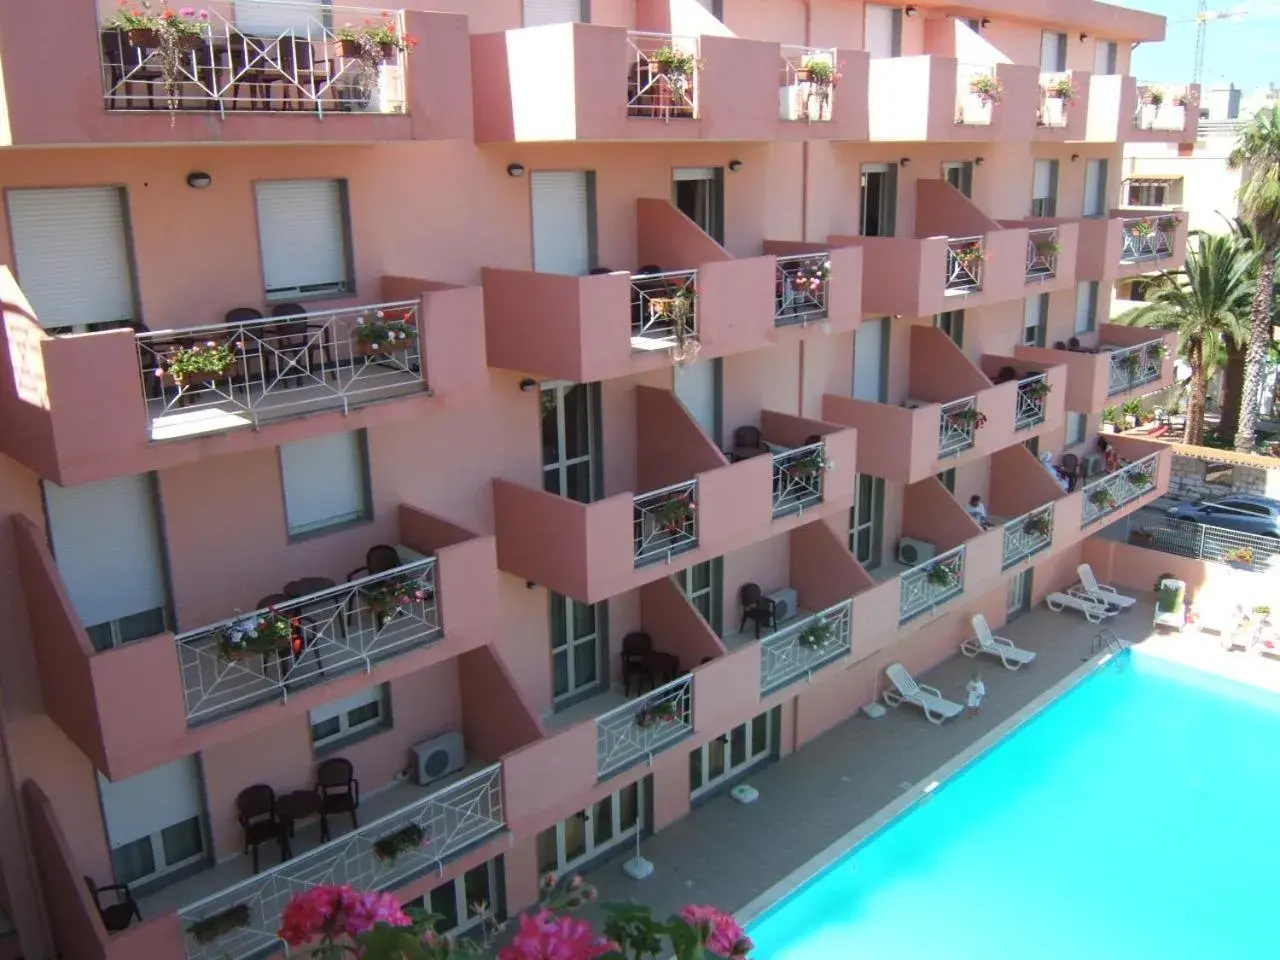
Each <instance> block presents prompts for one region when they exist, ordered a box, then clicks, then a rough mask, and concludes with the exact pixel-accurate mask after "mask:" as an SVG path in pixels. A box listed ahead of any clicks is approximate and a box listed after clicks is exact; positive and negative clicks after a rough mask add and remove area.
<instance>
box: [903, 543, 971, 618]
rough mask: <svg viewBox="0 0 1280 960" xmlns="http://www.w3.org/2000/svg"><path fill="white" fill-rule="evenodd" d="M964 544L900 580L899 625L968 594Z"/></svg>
mask: <svg viewBox="0 0 1280 960" xmlns="http://www.w3.org/2000/svg"><path fill="white" fill-rule="evenodd" d="M964 553H965V550H964V544H961V545H960V546H958V547H956V548H955V549H953V550H948V551H947V552H946V553H942V554H939V555H938V556H936V557H934V558H933V559H932V560H930V561H928V562H927V563H923V564H921V565H920V566H918V567H913V568H912V569H910V570H908V571H906V572H905V573H903V574H901V575H899V577H898V586H899V592H898V623H900V624H902V623H906V622H907V621H908V620H911V619H913V618H915V617H918V616H920V614H922V613H925V612H926V611H929V610H932V609H934V608H935V607H936V606H938V604H940V603H945V602H946V601H948V600H950V599H951V598H952V597H956V596H959V595H960V594H961V593H962V592H963V591H964Z"/></svg>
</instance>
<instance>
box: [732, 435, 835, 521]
mask: <svg viewBox="0 0 1280 960" xmlns="http://www.w3.org/2000/svg"><path fill="white" fill-rule="evenodd" d="M856 449H857V435H856V433H855V432H854V431H853V430H850V429H848V428H845V427H839V426H836V425H834V424H830V423H824V422H822V421H820V420H809V419H807V418H804V417H797V416H793V415H792V414H787V413H778V412H777V411H774V410H761V411H760V418H759V420H758V421H757V422H754V423H740V424H738V425H737V426H735V427H734V428H733V433H732V446H731V447H730V448H729V449H728V450H726V451H725V453H726V455H727V456H728V458H729V461H730V462H731V463H739V462H741V461H743V460H751V459H754V458H756V457H768V458H769V459H770V460H771V461H772V464H773V518H774V519H775V520H777V519H781V518H783V517H787V516H793V515H794V516H801V515H803V514H804V513H805V511H806V510H809V511H811V510H813V509H814V508H816V507H819V506H821V505H822V504H823V503H824V502H825V501H826V499H827V495H828V491H829V490H830V489H831V481H830V480H829V478H828V473H829V471H830V470H832V469H833V468H834V467H835V466H836V464H835V458H839V459H840V460H841V461H844V462H842V463H841V464H840V467H841V475H848V474H851V473H853V469H854V465H853V463H852V462H851V461H852V460H853V459H854V457H855V456H856ZM837 482H838V481H837ZM836 491H838V487H837V488H836ZM850 499H851V498H850V497H846V496H843V495H841V494H840V493H838V492H835V493H834V502H835V504H836V506H842V505H846V506H847V505H849V501H850Z"/></svg>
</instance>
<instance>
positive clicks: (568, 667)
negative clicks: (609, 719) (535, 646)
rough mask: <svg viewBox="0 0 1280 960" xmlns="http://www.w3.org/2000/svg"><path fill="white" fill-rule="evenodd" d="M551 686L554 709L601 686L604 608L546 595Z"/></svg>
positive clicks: (604, 634) (558, 596) (559, 596)
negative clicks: (549, 633)
mask: <svg viewBox="0 0 1280 960" xmlns="http://www.w3.org/2000/svg"><path fill="white" fill-rule="evenodd" d="M550 604H551V685H552V690H551V693H552V698H553V700H554V702H555V703H556V705H557V706H566V705H567V704H568V703H569V702H572V701H575V700H579V699H581V698H582V696H583V695H584V694H589V693H592V692H594V691H595V690H596V689H598V688H599V687H600V686H601V685H602V683H603V677H604V671H603V670H602V669H601V663H600V661H601V660H602V659H603V656H602V654H603V650H604V643H603V642H602V639H601V638H602V637H605V636H607V635H608V633H607V631H606V629H605V626H604V622H603V621H604V619H605V617H604V612H605V606H604V604H587V603H579V602H578V601H577V600H572V599H570V598H569V597H562V596H561V595H560V594H558V593H552V594H550Z"/></svg>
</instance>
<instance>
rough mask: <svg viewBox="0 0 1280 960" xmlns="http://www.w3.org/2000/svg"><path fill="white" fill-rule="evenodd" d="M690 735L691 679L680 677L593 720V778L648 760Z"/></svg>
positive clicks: (602, 777)
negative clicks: (594, 762)
mask: <svg viewBox="0 0 1280 960" xmlns="http://www.w3.org/2000/svg"><path fill="white" fill-rule="evenodd" d="M691 733H693V677H692V675H689V676H684V677H680V678H679V679H677V680H672V681H671V682H670V683H668V684H665V685H663V686H661V687H658V688H657V689H656V690H653V691H652V692H650V693H647V694H645V695H644V696H643V697H636V698H635V699H634V700H629V701H628V702H627V703H625V704H623V705H622V706H620V707H618V708H617V709H614V710H610V711H609V712H608V713H602V714H601V715H600V716H598V717H596V776H597V777H598V778H599V779H601V780H603V779H604V778H605V777H607V776H609V775H610V774H613V773H616V772H617V771H619V770H621V769H623V768H624V767H629V766H631V765H632V764H633V763H636V762H638V761H641V760H645V761H647V760H651V759H652V758H653V756H654V755H655V754H657V753H661V752H662V751H663V750H665V749H667V747H669V746H671V745H672V744H673V743H675V742H677V741H679V740H683V739H684V738H685V737H687V736H688V735H689V734H691Z"/></svg>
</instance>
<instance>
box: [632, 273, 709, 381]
mask: <svg viewBox="0 0 1280 960" xmlns="http://www.w3.org/2000/svg"><path fill="white" fill-rule="evenodd" d="M631 347H632V349H633V350H671V351H672V352H673V354H674V355H675V357H676V359H677V360H685V359H691V358H692V357H693V356H694V355H696V353H697V351H698V348H699V341H698V271H697V270H670V271H667V272H665V273H637V274H632V276H631Z"/></svg>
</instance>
